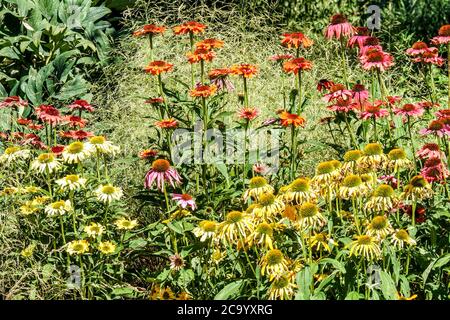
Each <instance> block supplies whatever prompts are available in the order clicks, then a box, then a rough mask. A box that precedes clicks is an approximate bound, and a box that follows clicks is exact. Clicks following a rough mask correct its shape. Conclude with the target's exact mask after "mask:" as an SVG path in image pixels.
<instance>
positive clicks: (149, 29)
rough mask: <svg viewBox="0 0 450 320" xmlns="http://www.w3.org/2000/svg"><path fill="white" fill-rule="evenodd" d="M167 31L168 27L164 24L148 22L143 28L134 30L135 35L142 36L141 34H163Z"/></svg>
mask: <svg viewBox="0 0 450 320" xmlns="http://www.w3.org/2000/svg"><path fill="white" fill-rule="evenodd" d="M165 31H166V27H164V26H157V25H155V24H146V25H145V26H142V27H141V28H139V29H137V30H136V31H134V32H133V36H135V37H140V36H145V35H147V34H150V35H157V34H163V33H164V32H165Z"/></svg>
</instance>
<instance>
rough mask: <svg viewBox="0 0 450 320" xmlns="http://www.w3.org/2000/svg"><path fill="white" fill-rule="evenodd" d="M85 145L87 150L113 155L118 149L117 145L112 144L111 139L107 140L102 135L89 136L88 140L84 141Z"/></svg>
mask: <svg viewBox="0 0 450 320" xmlns="http://www.w3.org/2000/svg"><path fill="white" fill-rule="evenodd" d="M86 147H87V149H88V150H92V151H93V152H98V153H101V154H111V155H115V154H116V153H118V152H119V151H120V148H119V147H118V146H115V145H113V144H112V143H111V141H107V140H106V138H105V137H103V136H94V137H91V138H89V142H87V143H86Z"/></svg>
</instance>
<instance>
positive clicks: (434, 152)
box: [416, 143, 445, 159]
mask: <svg viewBox="0 0 450 320" xmlns="http://www.w3.org/2000/svg"><path fill="white" fill-rule="evenodd" d="M416 154H417V156H418V157H419V158H421V159H427V158H443V157H445V155H444V153H443V152H442V151H441V148H440V147H439V145H438V144H436V143H426V144H424V145H423V147H422V148H420V149H419V150H418V151H417V153H416Z"/></svg>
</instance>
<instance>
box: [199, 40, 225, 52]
mask: <svg viewBox="0 0 450 320" xmlns="http://www.w3.org/2000/svg"><path fill="white" fill-rule="evenodd" d="M223 44H224V42H223V41H222V40H218V39H214V38H209V39H204V40H202V41H199V42H197V43H196V44H195V47H196V48H197V49H200V48H201V49H206V50H211V49H219V48H222V47H223Z"/></svg>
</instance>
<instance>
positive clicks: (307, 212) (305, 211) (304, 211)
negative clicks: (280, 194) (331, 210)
mask: <svg viewBox="0 0 450 320" xmlns="http://www.w3.org/2000/svg"><path fill="white" fill-rule="evenodd" d="M318 212H319V208H317V206H316V205H315V204H314V203H310V202H305V203H303V204H302V205H301V207H300V215H301V216H302V217H313V216H315V215H316V214H317V213H318Z"/></svg>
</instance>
